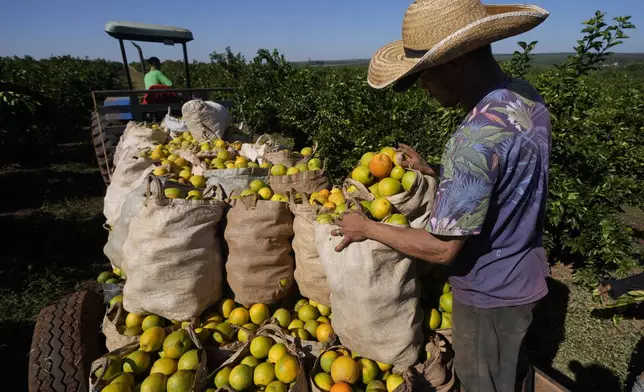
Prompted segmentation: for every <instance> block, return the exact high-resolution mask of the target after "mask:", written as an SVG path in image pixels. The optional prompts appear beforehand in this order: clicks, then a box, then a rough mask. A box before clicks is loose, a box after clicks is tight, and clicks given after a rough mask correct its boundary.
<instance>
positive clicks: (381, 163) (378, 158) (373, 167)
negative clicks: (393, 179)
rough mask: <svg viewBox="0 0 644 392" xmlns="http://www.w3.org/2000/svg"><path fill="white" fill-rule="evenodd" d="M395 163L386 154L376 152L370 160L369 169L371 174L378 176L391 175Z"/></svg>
mask: <svg viewBox="0 0 644 392" xmlns="http://www.w3.org/2000/svg"><path fill="white" fill-rule="evenodd" d="M393 167H394V163H393V162H392V160H391V158H389V156H388V155H386V154H382V153H380V154H376V155H375V156H374V157H373V159H371V162H369V171H370V172H371V174H373V175H374V176H376V177H378V178H385V177H389V173H391V169H393Z"/></svg>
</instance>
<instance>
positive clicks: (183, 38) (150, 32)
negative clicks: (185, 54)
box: [105, 22, 193, 45]
mask: <svg viewBox="0 0 644 392" xmlns="http://www.w3.org/2000/svg"><path fill="white" fill-rule="evenodd" d="M105 32H106V33H107V34H109V35H110V36H112V37H114V38H116V39H118V40H127V41H142V42H159V43H164V44H166V45H174V44H175V43H178V44H185V43H186V42H190V41H192V40H193V36H192V32H191V31H190V30H188V29H182V28H180V27H172V26H162V25H152V24H145V23H135V22H107V24H105Z"/></svg>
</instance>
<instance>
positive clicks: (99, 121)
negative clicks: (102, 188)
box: [91, 113, 126, 186]
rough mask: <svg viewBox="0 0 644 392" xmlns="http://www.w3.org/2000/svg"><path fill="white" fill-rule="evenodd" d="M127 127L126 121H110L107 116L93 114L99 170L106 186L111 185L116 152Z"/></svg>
mask: <svg viewBox="0 0 644 392" xmlns="http://www.w3.org/2000/svg"><path fill="white" fill-rule="evenodd" d="M99 125H100V126H99ZM125 126H126V122H125V121H121V120H108V119H107V118H106V117H105V115H102V116H100V117H99V116H98V115H97V114H96V113H92V124H91V129H92V142H93V144H94V152H95V153H96V160H97V161H98V168H99V169H100V170H101V175H102V176H103V181H105V185H106V186H107V185H110V175H111V174H112V172H113V171H114V165H113V162H114V152H115V151H116V146H117V144H118V143H119V140H120V139H121V135H123V131H125Z"/></svg>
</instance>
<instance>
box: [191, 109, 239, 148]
mask: <svg viewBox="0 0 644 392" xmlns="http://www.w3.org/2000/svg"><path fill="white" fill-rule="evenodd" d="M181 114H182V115H183V120H184V121H185V123H186V125H187V126H188V129H190V134H191V135H192V136H193V137H194V138H195V140H196V141H197V142H205V141H210V140H214V139H217V138H219V139H223V138H224V136H225V133H226V129H228V126H229V125H230V124H231V122H232V116H231V115H230V113H229V112H228V110H227V109H226V108H225V107H224V106H223V105H221V104H218V103H216V102H212V101H201V100H192V101H188V102H186V103H185V104H184V105H183V106H182V107H181Z"/></svg>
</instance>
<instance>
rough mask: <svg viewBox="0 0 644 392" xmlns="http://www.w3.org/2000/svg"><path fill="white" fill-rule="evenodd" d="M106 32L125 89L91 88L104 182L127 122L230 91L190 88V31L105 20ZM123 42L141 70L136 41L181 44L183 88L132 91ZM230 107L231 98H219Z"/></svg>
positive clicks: (174, 111) (157, 118)
mask: <svg viewBox="0 0 644 392" xmlns="http://www.w3.org/2000/svg"><path fill="white" fill-rule="evenodd" d="M105 32H106V33H107V34H108V35H110V36H111V37H113V38H116V39H117V40H118V41H119V46H120V48H121V56H122V58H123V71H124V73H125V75H126V77H127V84H128V88H129V89H128V90H111V91H92V100H93V102H94V112H93V113H92V121H91V131H92V141H93V144H94V150H95V152H96V159H97V161H98V166H99V168H100V170H101V175H102V176H103V180H104V181H105V184H106V185H109V183H110V178H111V175H112V172H113V171H114V165H113V159H114V151H115V150H116V145H117V144H118V142H119V140H120V138H121V135H122V134H123V131H124V130H125V127H126V126H127V123H128V122H129V121H137V122H143V121H148V122H149V121H160V120H161V119H162V118H163V115H164V114H165V113H168V112H170V113H172V114H174V115H180V114H181V107H182V106H183V104H184V103H185V102H187V101H189V100H192V99H204V98H207V97H208V94H209V93H213V92H229V91H232V90H233V89H232V88H191V85H190V67H189V63H188V50H187V45H186V44H187V43H188V42H190V41H192V40H193V36H192V32H191V31H190V30H187V29H183V28H179V27H171V26H159V25H149V24H142V23H132V22H108V23H107V24H106V25H105ZM125 41H130V42H131V43H132V45H133V46H134V47H135V48H136V49H137V51H138V53H139V60H140V62H141V70H142V71H143V73H145V72H146V63H145V60H144V57H143V51H142V50H141V47H140V46H139V45H137V44H136V42H137V41H138V42H155V43H162V44H164V45H171V46H173V45H175V44H181V47H182V48H183V63H184V72H185V84H186V88H169V89H163V90H155V91H154V92H153V91H152V90H149V91H148V90H135V89H134V87H133V83H132V76H131V72H130V66H129V64H128V60H127V54H126V51H125ZM219 103H220V104H222V105H223V106H224V107H226V108H228V109H230V108H231V107H232V101H230V100H223V101H219Z"/></svg>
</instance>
